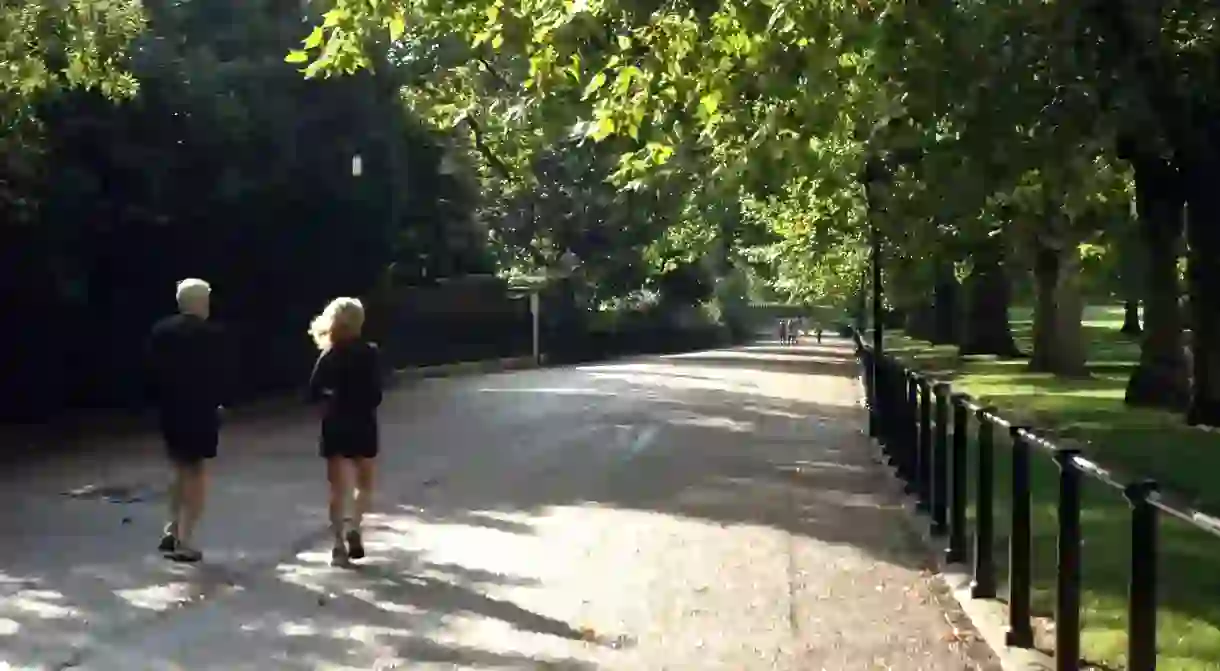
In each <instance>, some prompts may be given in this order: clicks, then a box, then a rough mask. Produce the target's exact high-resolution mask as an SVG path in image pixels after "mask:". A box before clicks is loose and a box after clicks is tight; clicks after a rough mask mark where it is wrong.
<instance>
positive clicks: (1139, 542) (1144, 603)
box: [1123, 480, 1160, 671]
mask: <svg viewBox="0 0 1220 671" xmlns="http://www.w3.org/2000/svg"><path fill="white" fill-rule="evenodd" d="M1156 490H1157V484H1156V482H1154V481H1152V480H1145V481H1143V482H1137V483H1135V484H1133V485H1129V486H1128V487H1127V489H1126V491H1125V492H1123V494H1124V495H1125V496H1126V497H1127V501H1128V502H1130V503H1131V577H1130V581H1131V582H1130V585H1129V587H1128V592H1127V669H1128V670H1129V671H1156V606H1157V576H1156V572H1157V554H1158V553H1159V551H1160V548H1159V546H1158V545H1157V543H1158V540H1157V525H1158V524H1159V520H1158V517H1159V515H1158V514H1157V510H1156V506H1154V505H1152V502H1151V501H1150V500H1149V497H1150V496H1152V494H1153V493H1154V492H1156Z"/></svg>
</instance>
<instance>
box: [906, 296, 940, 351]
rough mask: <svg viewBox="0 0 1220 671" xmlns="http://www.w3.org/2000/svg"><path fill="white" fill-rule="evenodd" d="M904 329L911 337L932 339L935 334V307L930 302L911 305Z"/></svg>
mask: <svg viewBox="0 0 1220 671" xmlns="http://www.w3.org/2000/svg"><path fill="white" fill-rule="evenodd" d="M904 330H905V331H906V332H907V335H909V336H911V337H912V338H916V339H918V340H927V341H932V340H933V339H934V338H935V334H936V307H935V306H934V305H933V304H932V303H930V302H926V303H920V304H918V305H913V306H911V308H910V309H909V310H907V313H906V328H905V329H904Z"/></svg>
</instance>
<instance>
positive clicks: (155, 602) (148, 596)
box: [115, 582, 190, 610]
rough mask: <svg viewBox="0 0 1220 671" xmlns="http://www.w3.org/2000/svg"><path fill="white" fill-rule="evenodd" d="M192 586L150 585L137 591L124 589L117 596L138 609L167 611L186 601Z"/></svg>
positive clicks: (180, 584) (173, 584)
mask: <svg viewBox="0 0 1220 671" xmlns="http://www.w3.org/2000/svg"><path fill="white" fill-rule="evenodd" d="M189 590H190V585H188V584H187V583H182V582H179V583H170V584H168V585H149V586H148V587H140V588H137V589H122V590H117V591H115V595H116V596H118V597H119V598H120V599H123V600H124V601H126V602H127V603H129V604H131V605H133V606H135V607H136V608H147V609H149V610H165V609H167V608H169V607H171V606H175V605H177V604H179V603H181V602H182V601H184V600H186V599H187V597H188V596H189Z"/></svg>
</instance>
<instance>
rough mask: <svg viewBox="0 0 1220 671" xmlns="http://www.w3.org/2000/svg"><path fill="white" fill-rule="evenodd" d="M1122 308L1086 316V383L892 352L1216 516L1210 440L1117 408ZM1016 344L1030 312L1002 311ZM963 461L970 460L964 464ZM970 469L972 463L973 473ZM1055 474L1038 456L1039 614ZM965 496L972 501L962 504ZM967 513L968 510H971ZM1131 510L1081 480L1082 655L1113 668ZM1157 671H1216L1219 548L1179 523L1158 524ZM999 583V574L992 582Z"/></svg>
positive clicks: (1126, 363) (1129, 361) (1121, 648)
mask: <svg viewBox="0 0 1220 671" xmlns="http://www.w3.org/2000/svg"><path fill="white" fill-rule="evenodd" d="M1122 316H1123V315H1122V309H1121V308H1119V307H1109V306H1099V307H1092V308H1090V309H1089V310H1087V311H1086V315H1085V330H1086V335H1087V337H1088V339H1089V367H1090V372H1091V376H1090V377H1089V378H1086V379H1059V378H1055V377H1054V376H1051V375H1047V374H1042V373H1031V372H1029V371H1028V370H1027V369H1026V362H1025V361H1024V360H1009V361H1004V360H996V359H995V358H994V357H959V356H958V355H957V353H956V350H955V348H953V347H951V346H943V345H942V346H933V345H931V344H929V343H925V342H920V341H916V340H913V339H910V338H907V337H906V336H904V335H903V334H901V333H895V334H893V335H892V337H890V338H887V345H888V346H889V347H890V351H891V352H892V353H894V354H895V355H897V356H899V357H901V358H903V359H904V360H906V361H907V362H908V363H911V364H913V365H915V366H917V367H918V368H920V369H921V370H924V371H926V372H929V373H931V374H933V375H936V376H939V377H942V378H944V379H949V380H951V381H952V382H953V385H954V388H955V390H957V391H962V392H965V393H968V394H970V395H971V396H973V397H974V398H976V399H978V400H979V401H981V402H982V403H985V404H988V405H994V406H995V407H997V408H998V409H999V410H1000V411H1001V414H1003V415H1005V416H1007V417H1010V418H1012V419H1014V420H1016V421H1018V422H1021V423H1025V424H1029V425H1031V426H1033V427H1036V428H1041V429H1046V430H1047V433H1049V432H1051V431H1053V433H1054V435H1056V436H1060V437H1063V438H1066V439H1071V440H1074V441H1079V442H1080V443H1081V444H1082V446H1083V447H1084V449H1085V450H1086V452H1087V453H1088V454H1090V456H1092V457H1093V458H1095V459H1096V460H1097V461H1099V462H1101V463H1103V464H1104V465H1106V466H1107V467H1110V468H1113V469H1115V470H1116V471H1119V472H1121V473H1123V474H1126V475H1127V476H1128V477H1129V478H1131V479H1134V478H1137V477H1151V478H1154V479H1156V480H1158V481H1159V482H1160V483H1161V486H1162V488H1164V489H1167V490H1170V491H1173V492H1175V493H1178V494H1180V495H1182V496H1183V497H1184V498H1186V499H1187V500H1190V501H1192V502H1194V504H1195V505H1197V506H1199V507H1201V508H1203V509H1205V510H1209V511H1212V512H1215V511H1218V510H1220V490H1218V489H1215V488H1214V484H1213V483H1214V481H1215V477H1216V476H1215V474H1216V473H1220V436H1218V435H1216V434H1210V433H1206V432H1203V431H1200V430H1197V429H1192V428H1190V427H1187V426H1186V425H1185V424H1184V423H1183V422H1182V419H1181V417H1180V416H1179V415H1177V414H1175V413H1167V412H1160V411H1155V410H1144V409H1133V408H1130V407H1127V406H1126V405H1125V404H1124V403H1123V395H1124V392H1125V388H1126V383H1127V378H1128V377H1129V375H1130V372H1131V370H1132V369H1133V368H1134V366H1135V364H1136V362H1137V361H1138V358H1139V345H1138V341H1137V340H1134V339H1131V338H1129V337H1127V336H1124V335H1123V334H1121V333H1119V328H1120V327H1121V325H1122ZM1012 326H1013V331H1014V335H1015V336H1016V338H1017V342H1018V345H1020V346H1021V347H1022V349H1024V350H1025V351H1027V352H1028V351H1029V348H1030V346H1031V343H1030V326H1031V325H1030V321H1029V311H1028V309H1015V310H1013V312H1012ZM1008 446H1009V443H1008V440H1007V437H1006V436H997V448H998V450H997V455H996V456H997V459H996V467H997V473H996V479H997V505H996V515H997V525H996V526H997V534H998V538H997V545H996V548H997V553H996V556H997V559H999V560H1000V562H1001V564H1003V563H1004V562H1005V560H1006V559H1007V557H1006V552H1005V544H1006V543H1007V540H1006V535H1007V529H1008V521H1007V519H1006V516H1007V515H1008V511H1009V509H1010V508H1009V502H1010V499H1011V488H1010V487H1009V486H1008V480H1009V478H1010V477H1011V470H1010V466H1011V460H1010V459H1009V454H1008V450H1007V448H1008ZM971 456H972V457H973V455H971ZM972 468H973V465H972ZM1057 478H1058V470H1057V468H1056V466H1055V464H1054V463H1053V462H1052V461H1051V460H1050V458H1049V456H1048V455H1045V454H1038V455H1036V456H1035V459H1034V466H1033V472H1032V498H1033V504H1034V566H1035V569H1034V578H1035V586H1034V590H1035V593H1034V604H1035V611H1036V613H1037V614H1038V615H1042V616H1050V615H1052V614H1053V609H1054V589H1055V576H1056V568H1055V561H1056V545H1055V533H1056V503H1057V497H1058V489H1057V487H1058V484H1057ZM972 496H973V495H972ZM971 515H972V516H973V511H972V512H971ZM1129 520H1130V511H1129V508H1128V506H1127V503H1126V502H1125V501H1124V499H1123V498H1122V496H1121V494H1120V493H1119V492H1117V491H1114V490H1112V489H1109V488H1106V487H1104V486H1103V485H1101V484H1100V483H1095V482H1089V483H1088V484H1087V486H1086V489H1085V492H1084V509H1083V510H1082V526H1083V530H1084V534H1085V547H1084V560H1083V561H1084V589H1085V596H1084V604H1085V612H1084V613H1083V618H1084V631H1083V644H1084V650H1085V656H1086V658H1087V659H1089V660H1090V661H1094V662H1100V663H1102V664H1105V665H1106V666H1108V667H1112V668H1124V667H1125V659H1126V645H1127V637H1126V628H1127V612H1126V608H1127V605H1126V598H1127V577H1128V562H1129V557H1130V547H1131V536H1130V531H1129V528H1128V525H1129ZM1161 540H1162V557H1161V585H1160V588H1161V595H1160V596H1161V611H1160V616H1159V621H1158V629H1159V631H1158V639H1159V640H1158V643H1159V657H1158V668H1159V669H1175V670H1182V671H1217V670H1220V540H1216V539H1214V538H1212V537H1210V536H1208V535H1207V534H1205V533H1203V532H1201V531H1198V530H1196V529H1194V528H1193V527H1191V526H1189V525H1187V524H1185V523H1183V522H1180V521H1178V520H1173V519H1166V520H1164V521H1162V523H1161ZM1001 578H1003V573H1001Z"/></svg>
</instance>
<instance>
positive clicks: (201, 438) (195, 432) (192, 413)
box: [161, 407, 220, 463]
mask: <svg viewBox="0 0 1220 671" xmlns="http://www.w3.org/2000/svg"><path fill="white" fill-rule="evenodd" d="M161 436H162V437H163V438H164V439H165V450H166V453H167V454H168V455H169V458H170V459H171V460H172V461H174V462H178V463H195V462H199V461H203V460H204V459H213V458H215V457H216V447H217V445H218V444H219V443H220V417H219V415H218V411H217V410H216V408H214V407H213V408H210V409H207V410H203V409H200V410H185V411H184V410H181V409H175V410H171V411H162V413H161Z"/></svg>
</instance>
